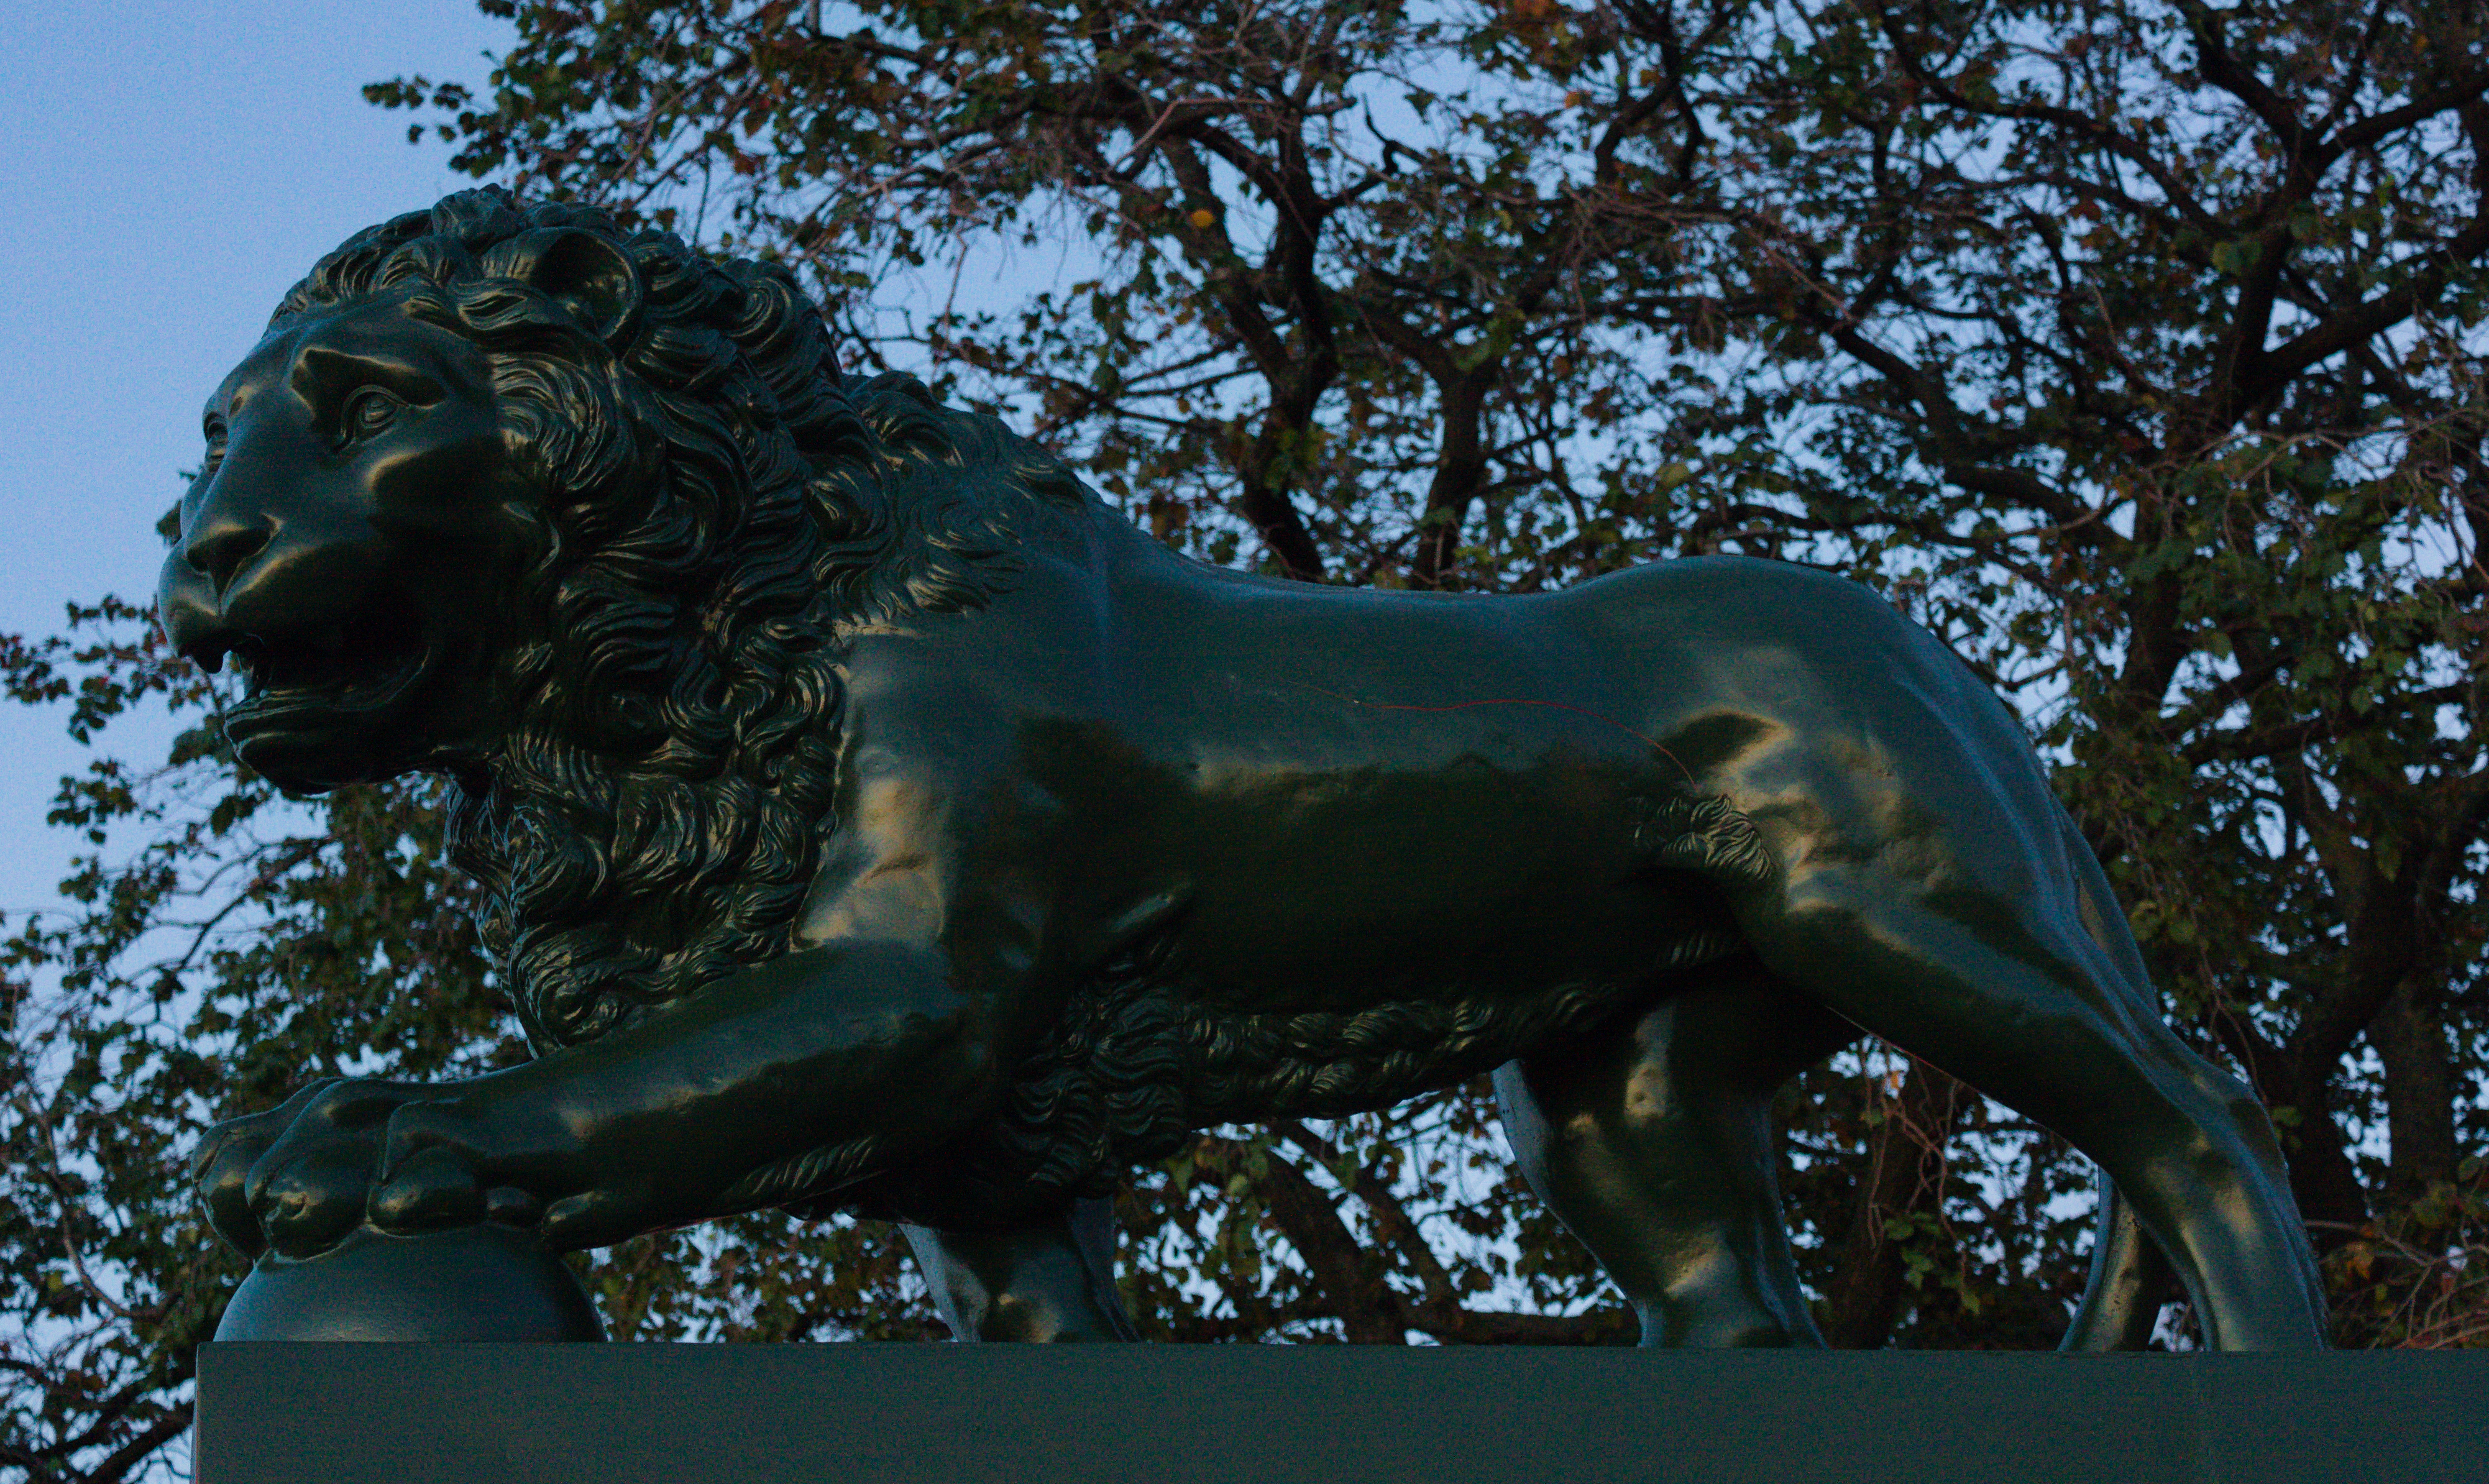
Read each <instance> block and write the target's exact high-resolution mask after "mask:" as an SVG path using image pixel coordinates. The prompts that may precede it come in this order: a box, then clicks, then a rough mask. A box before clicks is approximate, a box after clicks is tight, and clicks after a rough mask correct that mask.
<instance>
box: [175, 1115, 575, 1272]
mask: <svg viewBox="0 0 2489 1484" xmlns="http://www.w3.org/2000/svg"><path fill="white" fill-rule="evenodd" d="M442 1091H443V1089H440V1088H435V1087H428V1086H425V1085H423V1084H419V1083H410V1082H379V1081H359V1080H355V1079H343V1080H332V1081H328V1082H322V1083H317V1084H314V1085H313V1086H310V1087H307V1088H304V1089H303V1090H302V1091H301V1092H299V1093H297V1094H295V1095H294V1096H293V1097H292V1098H290V1099H286V1101H285V1102H284V1103H283V1104H282V1105H281V1106H279V1107H276V1108H274V1109H272V1110H271V1111H269V1112H266V1113H261V1114H257V1115H254V1116H252V1117H249V1118H239V1119H234V1120H232V1121H231V1122H228V1123H223V1124H219V1125H217V1126H216V1127H215V1128H214V1129H212V1130H211V1131H210V1132H209V1135H208V1137H207V1139H206V1140H205V1141H204V1142H203V1143H202V1145H201V1147H200V1152H199V1156H198V1158H197V1161H196V1163H197V1170H198V1177H199V1197H200V1200H201V1202H202V1203H203V1204H204V1205H205V1206H206V1207H207V1211H208V1219H209V1221H210V1222H211V1223H212V1224H213V1225H214V1226H215V1229H216V1231H217V1233H218V1234H219V1235H221V1236H222V1237H223V1238H224V1239H225V1240H226V1241H230V1242H232V1243H233V1244H234V1246H235V1247H237V1248H239V1249H240V1250H241V1251H242V1253H243V1255H244V1256H246V1257H253V1258H256V1257H257V1256H259V1255H260V1254H261V1253H262V1252H265V1251H269V1250H271V1249H273V1250H274V1251H275V1252H276V1253H277V1254H279V1255H280V1256H284V1257H307V1256H309V1255H311V1254H313V1253H315V1252H321V1251H325V1250H327V1249H328V1248H329V1247H331V1246H334V1245H336V1243H337V1242H338V1241H340V1240H341V1239H343V1238H344V1237H345V1236H346V1235H347V1234H348V1233H350V1232H352V1231H354V1230H355V1229H356V1228H357V1227H358V1226H361V1225H363V1224H364V1223H365V1222H366V1221H368V1222H369V1223H370V1224H372V1225H373V1226H375V1227H378V1228H379V1229H381V1230H384V1231H395V1232H406V1231H422V1230H429V1229H432V1228H436V1227H443V1226H458V1225H465V1224H468V1223H471V1222H474V1221H478V1220H482V1219H484V1218H485V1217H486V1216H488V1215H489V1216H499V1217H501V1219H504V1220H508V1221H510V1222H512V1224H517V1225H531V1224H533V1222H534V1221H535V1219H536V1218H537V1216H538V1215H539V1214H540V1213H541V1211H542V1207H541V1205H540V1203H537V1202H536V1201H535V1199H534V1198H533V1197H532V1196H528V1195H526V1194H524V1193H523V1192H520V1191H517V1190H501V1189H493V1190H488V1189H487V1188H486V1187H485V1185H484V1184H483V1182H481V1181H480V1180H478V1179H477V1177H476V1175H475V1173H474V1169H473V1166H472V1164H471V1163H470V1162H469V1161H468V1160H467V1159H465V1158H463V1157H462V1156H461V1151H460V1148H459V1144H458V1141H456V1140H454V1139H451V1138H447V1137H444V1136H443V1135H442V1132H441V1131H439V1130H437V1129H436V1127H434V1126H436V1125H440V1124H442V1123H443V1122H444V1120H443V1119H442V1118H440V1117H438V1116H435V1117H432V1118H430V1119H427V1117H426V1116H425V1113H424V1111H423V1110H426V1109H429V1108H432V1107H435V1106H437V1105H436V1104H435V1103H433V1102H430V1101H428V1100H427V1099H431V1098H435V1097H437V1096H438V1095H439V1094H440V1093H441V1092H442ZM450 1122H454V1120H451V1121H450Z"/></svg>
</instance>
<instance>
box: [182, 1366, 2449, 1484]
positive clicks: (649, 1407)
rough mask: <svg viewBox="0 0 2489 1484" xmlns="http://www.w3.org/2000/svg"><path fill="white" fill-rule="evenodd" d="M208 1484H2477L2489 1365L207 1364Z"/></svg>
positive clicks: (204, 1445)
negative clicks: (487, 1483)
mask: <svg viewBox="0 0 2489 1484" xmlns="http://www.w3.org/2000/svg"><path fill="white" fill-rule="evenodd" d="M197 1461H198V1479H199V1481H200V1484H383V1481H389V1484H469V1481H477V1484H481V1481H488V1480H489V1481H494V1484H502V1481H510V1484H520V1481H524V1484H643V1481H644V1484H685V1481H699V1484H763V1481H767V1484H799V1481H800V1484H815V1481H818V1484H901V1481H907V1484H1278V1481H1290V1484H1575V1481H1580V1484H1610V1481H1613V1484H1680V1481H1681V1484H1811V1481H1816V1480H1824V1481H1835V1480H1837V1481H1841V1484H1883V1481H1887V1480H1889V1481H1893V1484H2061V1481H2062V1484H2367V1481H2375V1484H2457V1481H2460V1484H2476V1481H2478V1480H2481V1479H2483V1478H2489V1353H2475V1354H2469V1355H2464V1354H2417V1353H2391V1354H2340V1355H2332V1356H2053V1355H1968V1354H1945V1355H1892V1354H1881V1355H1826V1354H1807V1355H1788V1354H1769V1355H1766V1354H1753V1353H1748V1354H1684V1353H1674V1354H1670V1353H1650V1352H1641V1351H1630V1350H1594V1351H1583V1350H1405V1349H1397V1348H1388V1349H1387V1348H1380V1347H1378V1348H1370V1349H1369V1348H1355V1349H1352V1348H1347V1347H1337V1348H1334V1347H1302V1348H1286V1349H1282V1348H1257V1347H1207V1346H1205V1347H1151V1346H1102V1347H1088V1346H970V1345H783V1346H669V1345H605V1346H593V1345H563V1346H552V1345H278V1344H215V1345H209V1346H205V1347H202V1348H201V1350H200V1353H199V1430H198V1457H197Z"/></svg>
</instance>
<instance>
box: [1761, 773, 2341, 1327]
mask: <svg viewBox="0 0 2489 1484" xmlns="http://www.w3.org/2000/svg"><path fill="white" fill-rule="evenodd" d="M1916 796H1917V797H1921V798H1927V797H1930V793H1929V792H1921V793H1919V794H1917V795H1916ZM1939 802H1941V803H1942V804H1944V805H1947V806H1950V807H1948V808H1944V809H1942V810H1940V811H1939V810H1934V809H1931V810H1927V811H1924V812H1922V813H1919V814H1918V815H1917V816H1916V821H1915V822H1914V823H1912V827H1911V828H1910V829H1909V830H1908V831H1907V832H1906V833H1904V834H1896V835H1893V836H1891V837H1889V838H1886V839H1883V840H1881V841H1880V842H1878V841H1874V840H1869V841H1866V842H1860V841H1858V840H1854V839H1853V840H1843V839H1842V838H1840V837H1839V835H1837V834H1835V835H1832V836H1829V837H1827V836H1826V835H1824V834H1821V833H1814V832H1799V831H1789V830H1785V831H1783V832H1782V838H1781V840H1780V841H1779V842H1778V843H1779V846H1780V848H1779V849H1778V850H1777V851H1776V852H1775V853H1776V855H1777V856H1778V858H1779V859H1780V860H1781V861H1782V862H1783V863H1784V864H1783V869H1782V873H1781V879H1780V881H1779V882H1778V883H1777V884H1776V885H1774V886H1772V887H1768V888H1760V889H1752V890H1748V891H1746V892H1743V893H1741V894H1738V895H1737V896H1736V898H1735V900H1736V903H1737V916H1738V921H1739V925H1740V927H1741V928H1743V929H1744V931H1745V934H1746V937H1747V940H1748V942H1749V943H1751V944H1752V945H1753V946H1754V948H1755V950H1756V952H1757V953H1758V954H1759V955H1760V956H1761V957H1762V959H1763V961H1764V962H1765V963H1766V964H1768V965H1770V966H1771V968H1772V969H1773V970H1774V971H1775V972H1776V973H1778V974H1780V975H1781V976H1782V977H1784V978H1786V979H1788V981H1789V982H1790V983H1791V984H1794V985H1797V986H1798V987H1800V988H1801V989H1803V990H1805V991H1806V992H1807V993H1808V994H1810V995H1812V996H1814V997H1815V998H1816V999H1817V1000H1819V1001H1821V1002H1822V1003H1823V1004H1824V1005H1826V1006H1828V1007H1829V1008H1831V1009H1832V1010H1833V1011H1835V1012H1837V1013H1840V1014H1842V1015H1844V1016H1845V1017H1847V1018H1848V1019H1850V1020H1852V1021H1854V1022H1856V1023H1857V1024H1858V1025H1859V1026H1861V1027H1862V1028H1864V1029H1866V1030H1868V1031H1871V1032H1873V1033H1874V1034H1875V1035H1878V1036H1881V1037H1883V1038H1884V1039H1885V1040H1887V1041H1889V1042H1893V1043H1894V1044H1895V1045H1897V1046H1899V1047H1901V1048H1903V1050H1906V1051H1908V1052H1909V1053H1910V1054H1912V1055H1914V1056H1918V1057H1921V1058H1923V1059H1925V1060H1926V1061H1928V1062H1930V1063H1931V1064H1933V1065H1935V1066H1937V1067H1940V1068H1942V1069H1944V1070H1946V1071H1949V1072H1951V1073H1952V1074H1953V1075H1955V1076H1957V1077H1960V1079H1961V1080H1963V1081H1964V1082H1967V1083H1968V1084H1970V1085H1971V1086H1972V1087H1974V1088H1977V1089H1978V1090H1979V1091H1981V1092H1983V1093H1986V1094H1988V1096H1989V1097H1992V1098H1994V1099H1997V1100H1999V1101H2000V1102H2003V1103H2005V1104H2007V1105H2008V1106H2010V1107H2013V1108H2015V1109H2017V1111H2019V1112H2021V1113H2023V1114H2024V1115H2026V1116H2027V1117H2030V1118H2032V1119H2035V1120H2037V1121H2038V1122H2040V1123H2041V1124H2044V1125H2046V1127H2050V1128H2053V1129H2055V1130H2056V1131H2057V1132H2058V1133H2060V1134H2062V1135H2064V1136H2065V1137H2066V1138H2067V1139H2068V1140H2070V1141H2071V1142H2072V1143H2073V1144H2074V1146H2075V1147H2076V1148H2077V1149H2080V1150H2081V1151H2082V1152H2083V1153H2085V1154H2087V1155H2089V1156H2091V1157H2092V1158H2093V1159H2094V1160H2096V1161H2098V1162H2099V1164H2100V1165H2101V1167H2102V1169H2103V1171H2105V1172H2106V1174H2107V1175H2108V1177H2109V1178H2110V1179H2111V1180H2113V1181H2115V1182H2116V1184H2117V1186H2118V1188H2119V1190H2120V1191H2122V1192H2123V1193H2124V1194H2125V1195H2126V1197H2127V1198H2128V1199H2129V1200H2130V1201H2131V1203H2132V1204H2133V1207H2134V1211H2135V1214H2136V1216H2137V1217H2138V1218H2139V1219H2140V1220H2141V1221H2142V1223H2143V1226H2144V1228H2145V1230H2146V1231H2148V1232H2149V1233H2150V1234H2151V1235H2152V1238H2153V1240H2154V1241H2156V1242H2157V1243H2158V1244H2159V1245H2160V1248H2161V1250H2162V1251H2163V1252H2164V1253H2166V1254H2167V1255H2168V1257H2169V1259H2170V1261H2171V1264H2172V1266H2173V1267H2175V1268H2176V1270H2177V1271H2178V1274H2179V1276H2180V1278H2181V1279H2182V1280H2183V1281H2184V1282H2185V1283H2186V1285H2187V1288H2188V1290H2189V1294H2190V1295H2191V1296H2192V1297H2193V1299H2194V1300H2195V1304H2196V1309H2197V1312H2198V1313H2199V1314H2200V1315H2201V1316H2202V1319H2203V1324H2204V1328H2205V1333H2206V1338H2207V1341H2208V1343H2210V1344H2211V1345H2213V1346H2215V1347H2217V1348H2220V1349H2225V1350H2287V1349H2305V1348H2311V1347H2316V1346H2320V1345H2321V1344H2322V1343H2323V1323H2324V1320H2323V1312H2324V1311H2323V1305H2322V1300H2321V1299H2320V1298H2319V1297H2318V1295H2317V1293H2316V1290H2315V1288H2314V1284H2313V1274H2314V1269H2313V1263H2312V1259H2311V1258H2310V1257H2309V1254H2308V1249H2307V1243H2306V1238H2305V1234H2304V1231H2303V1228H2302V1227H2301V1225H2300V1222H2299V1217H2298V1213H2297V1210H2296V1208H2295V1207H2294V1206H2293V1204H2292V1202H2291V1198H2290V1192H2289V1188H2288V1184H2287V1182H2286V1180H2285V1179H2284V1177H2283V1175H2282V1166H2281V1161H2280V1158H2279V1156H2278V1153H2277V1151H2276V1150H2275V1149H2274V1142H2273V1134H2272V1130H2271V1127H2270V1126H2269V1125H2268V1124H2267V1123H2266V1121H2265V1117H2264V1113H2263V1110H2262V1109H2261V1108H2260V1107H2259V1106H2257V1104H2256V1102H2255V1100H2254V1099H2253V1097H2252V1095H2250V1094H2249V1092H2248V1091H2247V1089H2246V1087H2245V1086H2244V1085H2242V1084H2241V1083H2240V1082H2239V1081H2238V1080H2237V1079H2236V1078H2234V1077H2231V1076H2229V1075H2228V1074H2227V1073H2225V1072H2223V1071H2221V1070H2219V1069H2217V1068H2216V1067H2214V1066H2213V1065H2212V1064H2211V1063H2209V1062H2207V1061H2205V1060H2204V1059H2203V1058H2202V1057H2200V1056H2198V1055H2196V1054H2195V1053H2194V1052H2193V1051H2191V1050H2190V1049H2189V1048H2188V1046H2187V1045H2186V1044H2185V1042H2181V1041H2179V1040H2178V1038H2177V1037H2176V1035H2174V1034H2173V1033H2172V1032H2171V1031H2170V1029H2169V1027H2168V1026H2167V1025H2166V1024H2165V1023H2164V1022H2163V1021H2162V1020H2161V1018H2160V1014H2159V1012H2158V1010H2157V1007H2156V1003H2155V997H2154V996H2153V995H2152V994H2151V992H2150V989H2149V986H2148V985H2142V984H2138V983H2133V982H2131V981H2130V979H2129V978H2128V976H2127V975H2126V974H2124V973H2123V972H2122V971H2121V964H2120V962H2119V959H2120V957H2121V956H2120V955H2118V954H2115V953H2113V952H2112V951H2111V949H2109V948H2107V947H2104V946H2103V944H2102V943H2100V942H2099V941H2097V940H2096V939H2095V938H2094V937H2093V936H2092V935H2091V933H2090V932H2087V931H2086V930H2085V925H2084V924H2083V923H2082V922H2081V918H2082V916H2083V913H2082V910H2081V903H2080V901H2079V899H2078V897H2077V895H2076V890H2075V888H2074V882H2073V880H2072V879H2070V877H2069V875H2068V872H2067V871H2066V870H2065V865H2064V863H2063V862H2060V861H2053V860H2040V859H2035V855H2036V854H2037V852H2035V851H2034V850H2033V848H2032V843H2033V842H2034V841H2035V838H2036V839H2039V840H2045V839H2046V836H2035V833H2034V832H2031V831H2029V830H2028V828H2027V825H2028V823H2029V822H2030V821H2029V820H2027V819H2014V818H2008V817H2005V811H2004V810H2003V807H2002V806H2001V805H1998V804H1992V803H1991V804H1988V805H1986V806H1984V807H1983V806H1982V805H1980V804H1978V803H1976V802H1971V801H1965V800H1964V798H1963V797H1962V796H1961V794H1960V793H1956V794H1955V795H1954V796H1953V797H1951V798H1949V799H1941V800H1939ZM2031 807H2032V808H2033V809H2046V810H2047V811H2048V812H2049V813H2055V810H2054V806H2053V805H2052V804H2049V803H2047V802H2046V801H2045V796H2044V795H2043V796H2041V797H2040V798H2039V799H2036V800H2035V801H2034V802H2033V804H2032V806H2031ZM1840 813H1841V812H1840V811H1837V810H1825V811H1822V812H1820V813H1817V814H1816V815H1815V817H1816V818H1817V819H1818V820H1828V819H1833V818H1837V817H1839V815H1840ZM1788 817H1789V816H1788V815H1784V819H1785V820H1786V819H1787V818H1788ZM1852 817H1855V816H1854V815H1853V816H1852ZM1937 819H1943V820H1948V821H1950V822H1949V824H1948V825H1946V826H1944V827H1931V825H1930V821H1932V820H1937ZM1767 833H1769V832H1768V830H1767ZM1810 837H1811V838H1810Z"/></svg>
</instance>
